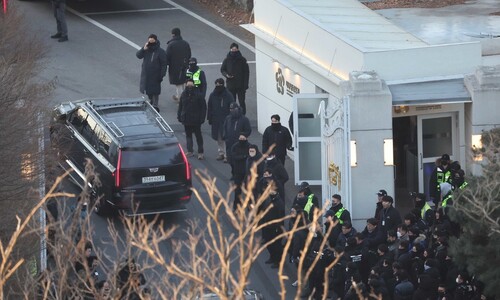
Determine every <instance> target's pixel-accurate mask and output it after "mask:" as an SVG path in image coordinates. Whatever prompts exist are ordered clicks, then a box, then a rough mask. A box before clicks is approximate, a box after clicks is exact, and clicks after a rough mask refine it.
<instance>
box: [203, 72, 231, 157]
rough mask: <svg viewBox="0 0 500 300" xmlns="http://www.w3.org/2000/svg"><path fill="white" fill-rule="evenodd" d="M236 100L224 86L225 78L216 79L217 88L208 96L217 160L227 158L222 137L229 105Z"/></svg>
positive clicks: (209, 116) (208, 111)
mask: <svg viewBox="0 0 500 300" xmlns="http://www.w3.org/2000/svg"><path fill="white" fill-rule="evenodd" d="M232 102H234V98H233V95H232V94H231V93H230V92H229V91H228V90H227V89H226V87H225V86H224V79H222V78H217V79H216V80H215V89H214V91H213V92H212V93H211V94H210V96H209V97H208V106H207V120H208V125H211V126H212V131H211V135H212V139H214V140H215V141H217V146H218V149H217V151H218V153H219V154H218V156H217V160H223V159H224V158H226V144H225V142H224V139H223V138H222V133H223V127H224V120H225V119H226V118H227V116H229V106H230V105H231V103H232Z"/></svg>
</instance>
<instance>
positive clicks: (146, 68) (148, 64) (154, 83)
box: [135, 34, 167, 111]
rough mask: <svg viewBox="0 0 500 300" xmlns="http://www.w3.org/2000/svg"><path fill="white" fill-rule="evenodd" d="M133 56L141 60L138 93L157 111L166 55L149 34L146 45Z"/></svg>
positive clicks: (154, 37) (152, 35)
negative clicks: (145, 96) (144, 96)
mask: <svg viewBox="0 0 500 300" xmlns="http://www.w3.org/2000/svg"><path fill="white" fill-rule="evenodd" d="M135 55H136V56H137V58H138V59H142V69H141V82H140V86H139V91H140V92H141V93H142V94H146V95H148V98H149V101H150V102H151V105H153V106H154V108H155V109H156V110H157V111H159V108H158V97H159V95H160V93H161V82H162V81H163V77H165V74H167V54H166V53H165V50H163V49H162V48H160V41H159V40H158V37H157V36H156V35H155V34H150V35H149V37H148V41H147V43H146V44H145V45H144V47H142V48H141V49H139V51H137V53H136V54H135Z"/></svg>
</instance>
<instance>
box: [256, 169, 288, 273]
mask: <svg viewBox="0 0 500 300" xmlns="http://www.w3.org/2000/svg"><path fill="white" fill-rule="evenodd" d="M266 175H271V176H272V174H269V172H267V174H266ZM267 209H269V211H268V212H267V213H266V214H265V215H264V216H263V217H262V219H261V220H260V221H259V224H260V225H265V224H268V223H270V222H273V221H275V220H279V219H281V220H282V221H280V222H277V223H274V224H268V225H265V226H264V227H262V239H263V242H264V243H267V242H268V241H271V240H273V239H274V238H276V237H277V236H278V235H280V234H281V233H282V232H283V228H284V226H285V224H284V220H283V218H284V217H285V203H284V201H283V199H282V198H281V196H280V194H279V193H278V191H277V189H276V186H274V187H273V188H272V189H271V191H270V192H269V196H268V197H267V199H266V200H265V201H264V202H263V203H262V205H261V206H260V207H259V211H260V212H263V211H266V210H267ZM281 240H282V239H277V240H276V241H274V242H273V243H271V244H269V245H268V246H267V247H266V249H267V251H268V252H269V259H268V260H267V261H266V262H265V263H266V264H270V265H271V268H273V269H276V268H278V267H279V262H280V261H281V256H282V255H283V244H282V241H281Z"/></svg>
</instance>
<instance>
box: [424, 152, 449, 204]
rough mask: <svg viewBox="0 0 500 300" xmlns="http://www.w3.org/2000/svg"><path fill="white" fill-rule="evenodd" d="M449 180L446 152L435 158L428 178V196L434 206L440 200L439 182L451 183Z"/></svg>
mask: <svg viewBox="0 0 500 300" xmlns="http://www.w3.org/2000/svg"><path fill="white" fill-rule="evenodd" d="M451 180H452V176H451V170H450V156H449V155H448V154H443V155H442V156H441V158H438V159H437V160H436V167H435V168H434V170H433V171H432V174H431V177H430V178H429V196H430V198H431V200H432V201H433V202H434V204H435V207H437V206H438V204H439V201H441V200H442V199H441V184H442V183H450V184H451Z"/></svg>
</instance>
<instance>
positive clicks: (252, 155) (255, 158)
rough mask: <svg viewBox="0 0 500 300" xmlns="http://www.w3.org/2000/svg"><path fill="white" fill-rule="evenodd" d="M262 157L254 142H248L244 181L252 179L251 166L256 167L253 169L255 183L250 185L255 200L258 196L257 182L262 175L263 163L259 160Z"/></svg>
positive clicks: (247, 181)
mask: <svg viewBox="0 0 500 300" xmlns="http://www.w3.org/2000/svg"><path fill="white" fill-rule="evenodd" d="M261 159H262V153H260V151H259V147H258V146H257V145H255V144H250V146H249V147H248V157H247V161H246V164H245V183H247V184H248V183H249V182H250V180H251V179H252V168H254V167H255V168H256V169H255V171H256V172H257V174H256V176H257V177H256V178H255V185H254V186H253V187H252V193H253V196H254V200H255V201H256V200H257V199H258V196H259V189H258V184H259V180H260V179H261V178H262V176H263V175H264V163H263V162H262V161H260V163H259V160H261Z"/></svg>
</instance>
